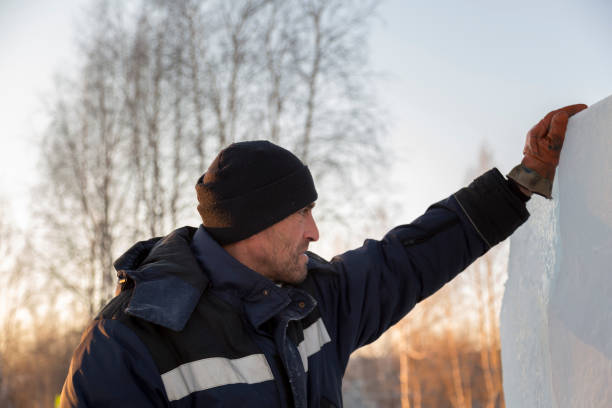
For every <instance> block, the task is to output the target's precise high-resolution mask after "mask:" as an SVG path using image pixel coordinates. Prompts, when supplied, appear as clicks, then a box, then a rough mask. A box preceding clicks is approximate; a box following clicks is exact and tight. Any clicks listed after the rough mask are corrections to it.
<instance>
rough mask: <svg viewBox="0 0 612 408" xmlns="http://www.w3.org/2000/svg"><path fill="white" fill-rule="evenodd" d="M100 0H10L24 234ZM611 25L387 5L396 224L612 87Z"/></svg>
mask: <svg viewBox="0 0 612 408" xmlns="http://www.w3.org/2000/svg"><path fill="white" fill-rule="evenodd" d="M89 2H90V0H54V1H53V2H49V1H41V0H36V1H35V0H0V90H1V91H0V196H3V197H4V200H5V202H8V205H9V206H10V207H11V210H12V214H13V216H14V219H15V222H16V224H17V225H19V226H20V227H22V228H28V227H31V226H32V225H30V224H29V223H30V220H29V217H28V211H27V208H28V202H29V200H30V198H29V197H30V190H31V188H32V185H33V184H34V182H35V180H36V179H37V177H38V174H37V173H36V161H37V154H38V151H37V148H36V145H35V143H34V141H35V140H36V138H37V137H38V136H39V135H40V133H41V132H42V129H44V124H45V122H46V120H47V119H48V118H47V117H46V116H45V114H44V100H45V95H49V94H50V93H51V92H52V90H53V86H52V85H53V78H54V75H56V74H57V73H58V72H62V71H64V70H70V69H71V67H73V66H74V64H75V61H74V60H73V59H72V55H73V50H74V47H75V40H76V39H77V38H78V32H76V27H77V25H76V19H77V17H78V16H79V13H80V12H81V10H82V8H83V7H85V6H86V5H87V4H89ZM609 21H612V2H610V1H608V0H582V1H578V0H576V1H566V0H559V1H548V0H546V1H537V0H531V1H524V0H515V1H513V2H501V1H484V0H483V1H476V0H473V1H468V0H466V1H462V2H457V1H451V0H438V1H428V2H424V1H409V0H404V1H400V0H387V1H383V2H382V3H381V5H380V7H379V9H378V14H377V16H376V18H375V19H374V20H373V23H372V26H371V37H370V43H369V47H370V63H371V67H372V69H373V71H374V72H375V73H376V76H375V78H374V79H373V80H372V82H371V85H370V86H372V87H373V88H374V90H375V93H376V95H377V101H378V103H379V104H380V106H381V107H382V108H383V109H384V110H385V111H386V112H387V115H386V117H387V118H388V119H389V121H388V124H387V130H388V138H387V142H386V143H387V147H388V151H389V152H390V157H389V160H388V162H389V163H390V165H389V168H388V169H387V172H386V177H387V178H388V182H389V184H390V185H391V186H392V191H393V192H392V194H391V195H390V196H389V197H385V198H384V200H385V201H389V202H394V203H399V206H397V208H396V210H394V211H393V212H392V219H391V220H390V221H391V222H393V223H395V224H398V223H406V222H410V221H411V220H412V219H414V218H415V217H416V216H418V215H419V214H420V213H422V212H423V211H424V210H425V209H426V208H427V206H428V205H429V204H431V203H433V202H435V201H437V200H439V199H442V198H444V197H445V196H448V195H449V194H451V193H453V192H454V191H456V190H457V189H459V188H460V187H462V186H463V185H464V184H465V183H466V181H467V174H468V169H469V168H471V167H474V166H476V161H477V157H478V151H479V149H480V147H481V146H482V145H485V146H487V148H488V149H489V150H490V152H491V153H492V155H493V162H494V164H495V165H496V166H497V167H498V168H499V169H500V171H502V172H503V173H504V174H505V173H507V172H508V171H509V170H510V169H511V168H512V167H513V166H514V165H516V164H518V163H519V162H520V160H521V158H522V147H523V143H524V140H525V134H526V132H527V131H528V130H529V128H530V127H531V126H533V125H534V124H535V123H537V122H538V121H539V119H540V118H541V117H543V116H544V115H545V114H546V113H547V112H548V111H550V110H553V109H555V108H558V107H561V106H565V105H569V104H573V103H586V104H593V103H595V102H597V101H599V100H601V99H603V98H605V97H607V96H609V95H611V94H612V24H609ZM322 242H324V241H323V240H322ZM315 250H316V248H315Z"/></svg>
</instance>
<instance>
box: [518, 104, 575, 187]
mask: <svg viewBox="0 0 612 408" xmlns="http://www.w3.org/2000/svg"><path fill="white" fill-rule="evenodd" d="M586 107H587V106H586V105H584V104H577V105H570V106H566V107H565V108H561V109H557V110H554V111H552V112H550V113H549V114H548V115H546V116H544V119H542V120H541V121H540V122H538V124H537V125H535V126H534V127H533V128H531V130H530V131H529V133H527V141H526V142H525V148H524V149H523V154H524V157H523V160H522V161H521V164H519V165H518V166H516V167H515V168H513V169H512V171H510V173H509V174H508V176H507V177H508V178H509V179H511V180H514V182H516V183H517V184H518V185H519V186H522V187H524V188H526V189H527V190H529V191H531V192H533V193H536V194H540V195H542V196H544V197H546V198H551V193H552V185H553V180H554V178H555V170H556V168H557V165H558V164H559V156H560V155H561V148H562V147H563V140H564V139H565V130H566V129H567V121H568V119H569V117H570V116H572V115H575V114H576V113H578V112H580V111H581V110H583V109H586Z"/></svg>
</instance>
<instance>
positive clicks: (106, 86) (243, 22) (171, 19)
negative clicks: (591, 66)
mask: <svg viewBox="0 0 612 408" xmlns="http://www.w3.org/2000/svg"><path fill="white" fill-rule="evenodd" d="M375 4H376V2H375V1H372V0H359V1H358V0H354V1H350V2H345V1H341V0H330V1H315V2H310V1H303V0H240V1H238V2H232V3H228V2H226V1H222V0H206V1H195V0H178V1H174V2H161V1H156V2H146V1H137V0H134V1H127V2H119V1H113V0H100V1H98V2H96V3H95V6H94V7H93V8H92V10H91V12H90V15H89V17H88V19H87V23H86V27H87V29H86V30H84V31H83V35H82V37H81V38H82V39H81V42H80V48H79V49H80V56H81V59H82V68H81V70H80V71H79V72H77V73H75V74H74V75H68V77H69V79H68V80H65V81H64V82H63V85H62V86H61V87H58V92H57V96H56V97H55V100H54V101H53V103H52V105H51V106H52V110H51V114H52V117H53V121H52V124H51V126H49V129H48V132H47V134H46V136H45V139H44V144H43V146H44V148H43V151H44V154H43V157H42V165H41V168H42V169H43V173H42V177H41V179H44V180H45V183H44V186H42V187H41V189H40V190H39V194H41V196H43V197H44V206H41V207H42V208H41V211H40V212H41V213H42V214H43V215H44V225H46V226H48V227H49V229H48V235H47V237H48V239H47V241H46V242H47V243H48V245H49V246H50V248H48V250H45V251H44V253H43V254H41V256H44V255H45V254H52V256H50V257H49V258H50V259H49V262H48V263H47V265H48V267H47V270H48V271H49V273H50V274H51V275H52V276H54V278H55V279H56V280H58V281H60V282H62V285H63V287H64V288H66V289H68V290H70V291H72V293H73V294H74V296H75V297H76V298H77V299H80V301H81V303H82V304H84V305H85V307H86V310H87V312H88V313H89V314H93V313H94V312H95V311H96V310H97V308H98V307H99V305H100V304H101V303H103V302H104V301H105V300H106V299H107V298H108V297H109V296H110V295H111V293H112V286H113V271H112V260H113V258H114V257H116V256H118V255H119V253H118V252H116V250H118V249H121V248H122V247H124V246H125V247H127V246H128V245H129V244H130V242H129V241H131V240H134V239H143V238H146V237H148V236H151V235H153V236H155V235H163V234H165V233H166V232H168V231H169V230H170V229H171V228H173V227H175V226H177V224H180V223H183V222H187V223H192V222H193V221H196V220H197V219H198V218H197V213H196V212H195V211H194V207H195V205H194V204H193V203H194V198H193V184H194V183H195V180H196V179H197V177H198V176H199V175H200V174H201V172H202V171H203V170H204V166H205V163H206V162H207V161H209V160H211V159H212V155H213V154H215V153H216V152H217V151H218V150H219V148H221V147H224V146H225V145H227V144H228V143H230V142H234V141H240V140H244V139H252V138H257V139H261V138H264V139H270V140H272V141H276V142H278V143H281V144H282V145H284V146H286V147H288V148H290V149H293V150H294V151H296V152H298V153H299V154H300V155H301V156H302V158H303V159H304V160H305V161H306V162H307V163H308V165H309V166H310V168H311V170H312V171H313V174H314V175H315V178H316V179H317V184H318V186H319V190H329V191H334V198H333V199H329V200H322V201H323V202H322V203H321V204H322V205H321V207H322V208H323V209H324V211H323V213H324V214H326V215H327V216H328V217H327V218H331V217H337V216H338V215H339V214H342V213H345V214H346V213H348V212H347V209H351V207H350V203H351V200H350V199H349V197H351V196H352V195H354V194H356V193H357V192H358V191H360V189H361V188H365V187H366V186H368V183H367V181H368V180H370V179H372V177H375V175H376V169H380V168H382V166H383V165H384V163H383V160H382V148H381V144H380V140H379V136H380V135H381V132H382V126H381V125H380V123H381V122H380V120H378V117H377V115H376V105H375V104H374V103H372V101H371V99H370V97H369V96H368V92H367V89H366V86H365V84H366V81H367V78H368V72H367V71H366V68H365V67H367V64H366V60H365V55H366V54H365V53H366V48H365V47H364V46H363V45H364V44H365V34H366V32H367V25H368V24H367V23H368V21H369V20H370V19H371V16H372V11H373V10H374V7H375ZM365 162H367V163H368V166H367V167H366V166H364V165H363V163H365ZM339 203H341V205H336V204H339ZM352 209H353V213H354V215H357V214H356V213H357V212H358V211H362V210H363V206H359V207H357V206H353V207H352ZM196 222H197V221H196Z"/></svg>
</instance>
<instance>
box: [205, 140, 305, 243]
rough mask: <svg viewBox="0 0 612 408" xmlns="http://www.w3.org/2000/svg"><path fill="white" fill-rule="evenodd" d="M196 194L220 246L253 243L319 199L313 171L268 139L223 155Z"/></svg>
mask: <svg viewBox="0 0 612 408" xmlns="http://www.w3.org/2000/svg"><path fill="white" fill-rule="evenodd" d="M196 192H197V194H198V202H199V204H198V212H199V213H200V215H201V216H202V223H203V225H204V227H205V228H206V230H207V231H208V233H209V234H210V235H211V236H212V237H213V238H214V239H215V240H216V241H217V242H218V243H219V244H221V245H226V244H230V243H232V242H237V241H240V240H242V239H245V238H248V237H250V236H251V235H253V234H256V233H257V232H259V231H262V230H264V229H266V228H267V227H269V226H271V225H273V224H275V223H277V222H278V221H281V220H282V219H283V218H285V217H287V216H289V215H291V214H293V213H294V212H296V211H298V210H299V209H301V208H303V207H305V206H307V205H308V204H310V203H312V202H314V201H315V200H316V199H317V191H316V190H315V186H314V182H313V180H312V175H311V174H310V171H309V170H308V167H306V166H305V165H304V164H303V163H302V162H301V161H300V159H298V158H297V157H296V156H295V155H294V154H293V153H291V152H290V151H288V150H286V149H283V148H282V147H280V146H277V145H275V144H272V143H270V142H268V141H263V140H258V141H250V142H240V143H233V144H231V145H230V146H228V147H227V148H225V149H223V150H221V152H220V153H219V154H218V155H217V157H216V158H215V160H214V161H213V162H212V164H211V165H210V167H209V168H208V171H207V172H206V173H204V174H203V175H202V177H200V178H199V179H198V182H197V184H196Z"/></svg>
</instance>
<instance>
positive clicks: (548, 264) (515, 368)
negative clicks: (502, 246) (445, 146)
mask: <svg viewBox="0 0 612 408" xmlns="http://www.w3.org/2000/svg"><path fill="white" fill-rule="evenodd" d="M553 197H554V199H553V200H551V201H549V200H545V199H543V198H541V197H539V196H538V197H536V196H534V198H532V199H531V200H530V202H529V203H528V208H529V211H530V212H531V218H530V219H529V221H527V223H526V224H525V225H523V226H522V227H521V228H520V229H519V230H518V231H516V233H515V234H514V235H513V236H512V238H511V243H510V260H509V264H508V281H507V282H506V288H505V292H504V299H503V303H502V310H501V340H502V363H503V378H504V393H505V397H506V406H507V407H508V408H522V407H546V408H548V407H552V408H564V407H585V408H586V407H589V408H604V407H605V408H610V407H612V96H611V97H608V98H606V99H604V100H602V101H600V102H598V103H597V104H595V105H592V106H591V107H589V108H588V109H587V110H585V111H582V112H580V113H578V114H577V115H575V116H574V117H572V118H571V119H570V122H569V125H568V129H567V133H566V139H565V145H564V147H563V152H562V155H561V164H560V166H559V169H558V171H557V178H556V180H555V186H554V189H553Z"/></svg>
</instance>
